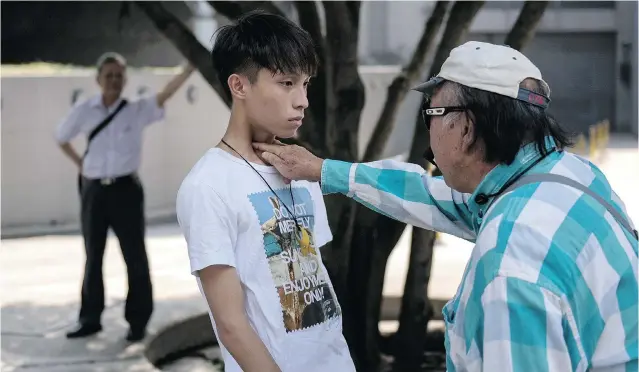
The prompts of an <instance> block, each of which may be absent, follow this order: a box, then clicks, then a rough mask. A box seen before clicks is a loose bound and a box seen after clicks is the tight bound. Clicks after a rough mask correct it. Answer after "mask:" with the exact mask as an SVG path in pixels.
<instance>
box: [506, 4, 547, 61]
mask: <svg viewBox="0 0 639 372" xmlns="http://www.w3.org/2000/svg"><path fill="white" fill-rule="evenodd" d="M547 7H548V1H526V3H524V6H523V7H522V8H521V11H520V12H519V17H517V21H515V24H514V25H513V27H512V28H511V29H510V32H509V33H508V36H506V41H505V42H504V44H506V45H508V46H510V47H511V48H513V49H517V50H522V48H523V47H524V46H525V45H526V44H528V43H529V42H530V40H532V38H533V37H534V36H535V30H536V29H537V26H538V25H539V21H541V18H542V17H543V16H544V12H545V11H546V8H547Z"/></svg>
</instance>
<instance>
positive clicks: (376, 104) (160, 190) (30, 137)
mask: <svg viewBox="0 0 639 372" xmlns="http://www.w3.org/2000/svg"><path fill="white" fill-rule="evenodd" d="M398 71H399V69H398V68H397V67H364V68H362V71H361V72H362V75H363V79H364V84H365V86H366V97H367V101H366V106H365V108H364V112H363V115H362V122H361V126H362V129H361V131H360V143H364V142H366V141H368V139H369V138H370V135H371V132H372V125H374V123H375V121H376V119H377V116H378V115H379V112H380V110H381V108H382V105H383V103H384V101H385V99H386V88H387V86H388V85H389V84H390V82H391V81H392V79H393V77H394V76H395V74H396V73H397V72H398ZM171 76H172V75H171V74H169V73H157V72H151V71H136V70H131V71H130V72H129V85H128V86H127V89H126V91H125V95H126V96H128V97H135V96H136V95H137V94H138V92H139V91H142V90H143V88H145V87H146V89H147V92H152V91H156V90H158V89H160V88H161V87H162V86H163V85H164V84H165V82H166V81H168V80H169V79H170V77H171ZM1 84H2V112H1V115H2V178H1V185H0V189H1V190H2V230H3V231H2V233H3V235H7V234H16V233H17V234H19V233H21V232H24V231H27V232H28V231H34V230H38V229H39V230H43V229H44V231H46V230H47V229H50V228H55V229H59V228H69V229H74V228H76V227H77V223H78V217H79V216H78V214H79V200H78V194H77V189H76V175H77V173H76V172H77V171H76V169H75V167H74V166H73V165H72V164H71V162H70V161H69V160H68V159H67V158H66V157H64V155H63V154H62V152H61V151H60V150H59V148H58V147H57V145H56V143H55V142H54V139H53V133H54V130H55V127H56V125H57V123H58V122H59V120H60V119H61V118H62V117H63V116H64V115H65V114H66V113H67V111H68V110H69V108H70V107H71V102H72V97H73V95H74V94H79V96H78V99H83V98H86V97H88V96H89V95H91V94H94V93H97V89H96V86H95V84H94V75H93V71H89V70H82V71H81V70H74V71H71V72H68V73H66V74H64V75H61V74H60V75H57V76H13V77H11V76H7V74H6V73H3V76H2V80H1ZM188 92H190V93H191V96H192V97H194V101H193V102H192V103H190V102H189V101H188V99H187V93H188ZM420 98H421V97H420V95H419V94H418V93H415V92H411V93H409V96H408V98H407V99H406V101H405V102H404V104H403V105H402V108H401V114H400V116H399V117H398V120H397V122H398V123H399V125H396V128H395V131H394V132H393V134H392V136H391V140H390V145H389V148H388V149H387V153H386V155H387V156H392V155H396V154H399V153H403V152H406V151H407V150H408V147H409V146H410V141H411V136H412V132H413V130H414V121H415V117H416V110H417V106H418V104H419V100H420ZM311 104H312V103H311ZM228 116H229V110H228V109H227V108H226V106H225V105H224V104H223V103H222V102H221V100H220V99H219V98H218V97H217V95H216V94H215V93H214V92H213V91H212V90H211V89H210V88H209V86H208V85H207V83H206V82H205V81H204V80H203V79H202V78H201V76H200V75H199V74H194V75H193V76H192V77H191V78H190V79H189V80H188V81H187V83H186V84H185V86H184V87H183V88H181V89H180V90H179V91H178V93H177V94H176V96H175V97H173V98H172V100H171V101H170V102H169V103H168V105H167V115H166V119H165V120H164V121H163V122H159V123H156V124H154V125H152V126H150V127H149V128H148V129H147V131H146V133H145V138H144V147H143V155H142V159H143V160H142V167H141V169H140V174H141V178H142V181H143V183H144V186H145V192H146V194H145V196H146V212H147V216H148V217H150V218H157V217H163V216H172V215H173V213H174V208H175V196H176V192H177V189H178V187H179V185H180V183H181V181H182V179H183V177H184V176H185V175H186V173H187V172H188V170H189V169H190V168H191V166H192V165H193V164H194V163H195V161H196V160H197V159H198V158H199V157H200V156H201V155H202V154H203V153H204V152H205V151H206V150H207V149H208V148H210V147H211V146H213V145H215V144H216V143H217V142H218V141H219V139H220V138H221V136H222V134H223V133H224V131H225V129H226V125H227V120H228ZM73 143H74V145H75V146H76V148H77V149H78V150H80V151H83V150H84V146H85V143H86V141H85V139H84V138H78V139H76V140H75V141H74V142H73ZM363 151H364V147H363V146H361V148H360V153H363Z"/></svg>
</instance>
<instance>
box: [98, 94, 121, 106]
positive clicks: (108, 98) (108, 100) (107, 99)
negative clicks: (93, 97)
mask: <svg viewBox="0 0 639 372" xmlns="http://www.w3.org/2000/svg"><path fill="white" fill-rule="evenodd" d="M117 100H118V96H113V95H105V94H103V95H102V103H103V104H104V106H105V107H111V105H112V104H114V103H115V101H117Z"/></svg>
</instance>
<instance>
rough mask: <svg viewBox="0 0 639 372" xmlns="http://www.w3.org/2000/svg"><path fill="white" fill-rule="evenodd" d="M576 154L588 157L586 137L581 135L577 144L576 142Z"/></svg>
mask: <svg viewBox="0 0 639 372" xmlns="http://www.w3.org/2000/svg"><path fill="white" fill-rule="evenodd" d="M575 153H577V154H579V155H586V136H584V134H583V133H581V134H580V135H579V136H578V137H577V142H575Z"/></svg>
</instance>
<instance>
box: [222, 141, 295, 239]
mask: <svg viewBox="0 0 639 372" xmlns="http://www.w3.org/2000/svg"><path fill="white" fill-rule="evenodd" d="M222 143H223V144H225V145H226V146H227V147H228V148H230V149H231V150H233V152H235V153H236V154H237V155H238V156H239V157H240V158H242V160H244V162H245V163H246V164H247V165H248V166H249V167H251V169H253V171H254V172H255V173H257V175H258V176H260V178H261V179H262V181H264V183H265V184H266V186H268V188H269V190H271V192H272V193H273V195H275V197H276V198H277V199H278V200H279V201H280V203H282V205H283V206H284V208H286V210H287V211H288V213H289V215H290V216H291V217H292V218H291V219H292V220H293V222H295V227H296V228H297V231H298V232H301V231H302V228H301V227H300V225H299V224H298V223H297V216H296V215H295V213H293V212H291V210H290V209H288V207H287V206H286V203H284V200H282V198H280V197H279V195H277V194H276V193H275V190H273V188H272V187H271V185H270V184H269V183H268V182H267V181H266V179H265V178H264V177H262V175H261V174H260V172H258V170H257V169H255V167H253V165H251V163H250V162H249V161H248V160H246V158H245V157H244V156H242V154H240V153H239V152H238V151H237V150H236V149H234V148H233V147H232V146H231V145H229V144H228V143H226V141H224V140H222ZM288 190H289V192H290V193H291V201H292V203H293V209H295V197H294V196H293V184H292V183H290V184H289V185H288Z"/></svg>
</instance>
